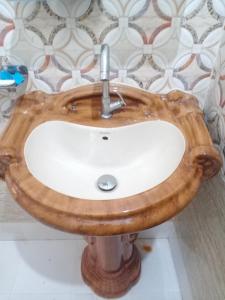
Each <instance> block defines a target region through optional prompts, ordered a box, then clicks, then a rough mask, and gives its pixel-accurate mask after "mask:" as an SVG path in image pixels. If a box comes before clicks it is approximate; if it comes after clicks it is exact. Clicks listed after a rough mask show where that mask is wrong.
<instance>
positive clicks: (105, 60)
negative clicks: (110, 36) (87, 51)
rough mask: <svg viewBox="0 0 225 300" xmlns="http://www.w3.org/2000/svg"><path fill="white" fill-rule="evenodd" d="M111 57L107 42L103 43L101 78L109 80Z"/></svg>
mask: <svg viewBox="0 0 225 300" xmlns="http://www.w3.org/2000/svg"><path fill="white" fill-rule="evenodd" d="M109 57H110V51H109V46H108V45H107V44H103V45H102V47H101V60H100V80H108V81H109V71H110V70H109V69H110V66H109Z"/></svg>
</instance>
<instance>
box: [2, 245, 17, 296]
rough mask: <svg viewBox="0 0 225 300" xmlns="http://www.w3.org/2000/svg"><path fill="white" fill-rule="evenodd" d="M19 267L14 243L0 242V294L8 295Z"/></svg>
mask: <svg viewBox="0 0 225 300" xmlns="http://www.w3.org/2000/svg"><path fill="white" fill-rule="evenodd" d="M18 267H19V258H18V253H17V248H16V246H15V243H14V242H0V293H2V294H4V293H6V294H7V293H10V292H11V291H12V288H13V286H14V283H15V280H16V277H17V272H18Z"/></svg>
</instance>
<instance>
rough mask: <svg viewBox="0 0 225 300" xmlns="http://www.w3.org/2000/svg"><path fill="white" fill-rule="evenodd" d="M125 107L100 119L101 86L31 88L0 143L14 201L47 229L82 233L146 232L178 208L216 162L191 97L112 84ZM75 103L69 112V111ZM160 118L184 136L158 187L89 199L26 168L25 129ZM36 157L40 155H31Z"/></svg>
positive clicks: (1, 172)
mask: <svg viewBox="0 0 225 300" xmlns="http://www.w3.org/2000/svg"><path fill="white" fill-rule="evenodd" d="M115 92H119V93H120V94H121V95H122V96H123V97H124V99H125V101H126V103H127V106H126V107H125V108H123V109H122V110H120V111H117V112H115V113H114V115H113V117H112V119H110V120H104V119H102V118H101V116H100V112H101V85H100V84H93V85H88V86H82V87H79V88H76V89H74V90H71V91H69V92H64V93H61V94H57V95H47V94H45V93H42V92H32V93H30V94H27V95H25V96H23V97H22V98H21V99H20V101H19V102H18V104H17V106H16V108H15V110H14V113H13V115H12V117H11V120H10V123H9V125H8V127H7V128H6V130H5V131H4V133H3V135H2V137H1V140H0V176H1V177H2V178H3V179H4V180H6V182H7V185H8V187H9V190H10V191H11V193H12V195H13V197H14V198H15V199H16V200H17V202H18V203H19V204H20V205H21V206H22V207H23V208H24V209H26V210H27V211H28V212H29V213H30V214H32V215H33V216H34V217H36V218H37V219H39V220H40V221H42V222H44V223H47V224H49V225H51V226H53V227H57V228H59V229H61V230H65V231H68V232H73V233H79V234H85V235H99V236H101V235H116V234H124V233H132V232H137V231H141V230H144V229H146V228H150V227H153V226H155V225H157V224H160V223H162V222H164V221H166V220H168V219H170V218H171V217H172V216H174V215H176V214H177V213H178V212H180V211H181V210H182V209H183V208H184V207H185V206H186V205H187V204H188V203H189V202H190V201H191V200H192V198H193V196H194V195H195V194H196V192H197V190H198V188H199V186H200V183H201V182H202V180H204V179H207V178H210V177H212V176H214V175H215V174H216V173H217V172H218V170H219V169H220V166H221V159H220V156H219V154H218V152H217V150H216V149H215V148H214V146H213V144H212V141H211V138H210V135H209V133H208V130H207V128H206V126H205V123H204V119H203V114H202V112H201V110H200V109H199V107H198V102H197V100H196V99H195V98H194V97H193V96H191V95H189V94H185V93H183V92H180V91H173V92H171V93H169V94H167V95H159V94H157V95H156V94H150V93H148V92H146V91H144V90H140V89H136V88H132V87H128V86H126V85H119V84H111V95H112V98H113V97H116V95H115ZM74 107H75V110H74ZM156 119H161V120H165V121H168V122H171V123H172V124H174V125H175V126H177V127H178V128H179V129H180V130H181V131H182V133H183V135H184V136H185V139H186V149H185V154H184V156H183V159H182V161H181V163H180V165H179V166H178V168H177V169H176V171H175V172H174V173H173V174H172V175H171V176H170V177H169V178H168V179H167V180H165V181H164V182H162V183H161V184H160V185H158V186H156V187H154V188H152V189H150V190H148V191H145V192H143V193H140V194H138V195H134V196H131V197H126V198H121V199H117V200H100V201H91V200H84V199H78V198H73V197H69V196H66V195H63V194H60V193H57V192H56V191H54V190H52V189H50V188H48V187H46V186H44V185H43V184H41V183H40V182H39V181H38V180H36V179H35V178H34V177H33V176H32V175H31V174H30V173H29V171H28V169H27V166H26V163H25V160H24V144H25V141H26V139H27V137H28V135H29V134H30V133H31V131H32V130H33V129H34V128H35V127H36V126H38V125H39V124H41V123H43V122H45V121H48V120H64V121H68V122H73V123H77V124H83V125H89V126H96V127H115V126H117V127H118V126H124V125H127V124H133V123H137V122H145V121H149V120H156ZM37 159H38V158H37Z"/></svg>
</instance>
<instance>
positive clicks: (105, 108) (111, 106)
mask: <svg viewBox="0 0 225 300" xmlns="http://www.w3.org/2000/svg"><path fill="white" fill-rule="evenodd" d="M109 61H110V51H109V46H108V45H107V44H103V45H102V47H101V59H100V80H101V81H102V114H101V116H102V118H104V119H109V118H111V117H112V112H114V111H115V110H117V109H120V108H121V107H123V106H124V105H125V102H124V100H123V98H122V97H121V95H120V94H118V93H116V94H117V95H118V96H119V98H120V99H118V100H116V101H113V102H112V101H111V99H110V87H109V73H110V63H109Z"/></svg>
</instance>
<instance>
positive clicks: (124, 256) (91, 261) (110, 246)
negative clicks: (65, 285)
mask: <svg viewBox="0 0 225 300" xmlns="http://www.w3.org/2000/svg"><path fill="white" fill-rule="evenodd" d="M136 237H137V234H129V235H119V236H110V237H87V238H86V240H87V242H88V246H87V247H86V248H85V249H84V252H83V256H82V262H81V273H82V276H83V279H84V281H85V282H86V283H87V284H88V285H89V286H90V287H91V288H92V289H93V291H94V292H95V293H96V294H98V295H100V296H102V297H105V298H114V297H119V296H122V295H123V294H125V293H126V292H127V291H128V290H129V289H130V288H131V287H132V286H133V285H134V284H135V283H136V282H137V280H138V279H139V276H140V271H141V259H140V254H139V252H138V250H137V248H136V246H135V245H134V244H133V243H134V240H135V239H136Z"/></svg>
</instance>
